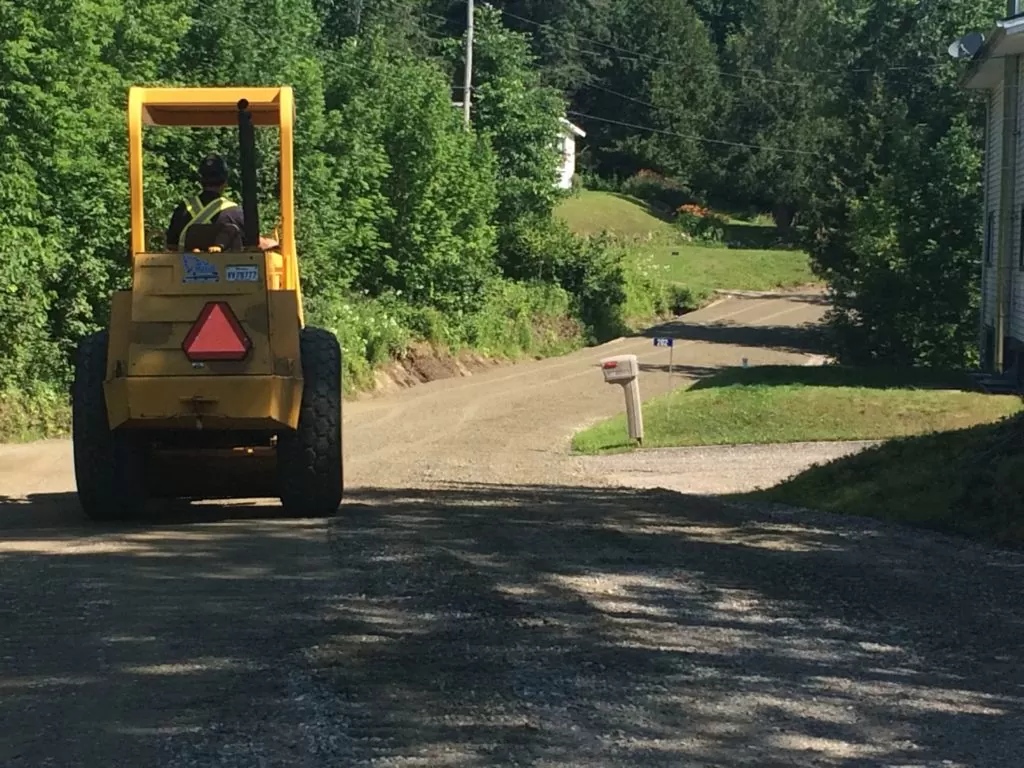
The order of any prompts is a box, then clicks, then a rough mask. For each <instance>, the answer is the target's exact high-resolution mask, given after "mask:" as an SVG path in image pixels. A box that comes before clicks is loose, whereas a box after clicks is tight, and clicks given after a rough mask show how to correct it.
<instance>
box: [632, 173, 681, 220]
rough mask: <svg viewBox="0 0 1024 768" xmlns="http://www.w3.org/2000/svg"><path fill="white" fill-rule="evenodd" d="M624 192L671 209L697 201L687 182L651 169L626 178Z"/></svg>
mask: <svg viewBox="0 0 1024 768" xmlns="http://www.w3.org/2000/svg"><path fill="white" fill-rule="evenodd" d="M622 192H623V193H624V194H627V195H632V196H633V197H637V198H640V199H641V200H645V201H647V202H648V203H653V204H656V205H660V206H662V207H664V208H666V209H667V210H670V211H675V210H678V209H679V207H680V206H682V205H686V204H687V203H693V202H695V201H696V197H695V196H694V194H693V191H692V190H691V189H690V188H689V187H688V186H687V185H686V184H684V183H682V182H681V181H679V180H678V179H672V178H669V177H667V176H662V175H661V174H660V173H657V172H655V171H650V170H643V171H640V172H639V173H637V174H635V175H633V176H630V177H629V178H628V179H626V181H625V182H623V184H622Z"/></svg>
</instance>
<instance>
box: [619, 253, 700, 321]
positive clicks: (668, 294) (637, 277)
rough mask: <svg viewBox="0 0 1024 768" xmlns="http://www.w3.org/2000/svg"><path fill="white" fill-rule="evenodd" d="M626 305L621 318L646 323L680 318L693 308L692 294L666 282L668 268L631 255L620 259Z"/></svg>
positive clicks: (694, 302)
mask: <svg viewBox="0 0 1024 768" xmlns="http://www.w3.org/2000/svg"><path fill="white" fill-rule="evenodd" d="M623 264H624V266H625V278H626V285H625V290H626V302H625V307H624V309H623V314H624V316H625V317H626V318H627V319H629V320H633V319H637V320H644V321H646V320H649V319H650V318H652V317H664V316H666V315H672V316H675V315H681V314H683V313H685V312H689V311H691V310H694V309H696V308H697V301H696V298H695V297H694V295H693V293H692V291H690V290H689V289H688V288H684V287H683V286H681V285H677V284H675V283H672V282H670V281H669V280H668V279H667V277H666V275H665V273H666V272H667V271H668V267H667V266H665V265H659V264H657V263H655V261H654V258H653V257H652V256H651V255H649V254H642V255H641V254H635V255H633V256H632V257H631V258H628V259H624V261H623Z"/></svg>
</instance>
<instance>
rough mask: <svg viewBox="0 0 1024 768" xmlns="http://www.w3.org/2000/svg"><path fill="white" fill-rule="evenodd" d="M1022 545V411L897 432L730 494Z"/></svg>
mask: <svg viewBox="0 0 1024 768" xmlns="http://www.w3.org/2000/svg"><path fill="white" fill-rule="evenodd" d="M730 498H734V499H737V500H741V501H763V502H777V503H782V504H787V505H790V506H796V507H803V508H807V509H818V510H823V511H826V512H836V513H840V514H848V515H858V516H862V517H873V518H877V519H882V520H888V521H891V522H899V523H904V524H908V525H915V526H919V527H923V528H930V529H933V530H938V531H942V532H945V533H952V534H959V535H966V536H971V537H974V538H979V539H984V540H988V541H991V542H994V543H996V544H999V545H1002V546H1007V547H1014V548H1021V547H1024V416H1015V417H1013V418H1009V419H1005V420H1002V421H1000V422H998V423H995V424H985V425H980V426H976V427H971V428H968V429H961V430H955V431H949V432H941V433H938V434H932V435H924V436H918V437H911V438H901V439H897V440H892V441H890V442H887V443H884V444H882V445H880V446H878V447H875V448H871V449H869V450H867V451H864V452H862V453H858V454H855V455H853V456H847V457H844V458H840V459H837V460H835V461H832V462H830V463H828V464H824V465H820V466H816V467H812V468H811V469H809V470H807V471H805V472H803V473H801V474H799V475H797V476H796V477H794V478H792V479H790V480H788V481H786V482H784V483H781V484H780V485H777V486H776V487H774V488H771V489H768V490H764V491H757V492H754V493H747V494H742V495H735V496H732V497H730Z"/></svg>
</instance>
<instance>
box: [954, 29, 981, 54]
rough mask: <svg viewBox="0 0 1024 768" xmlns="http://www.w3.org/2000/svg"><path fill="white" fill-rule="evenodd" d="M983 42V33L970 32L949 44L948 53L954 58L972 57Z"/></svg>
mask: <svg viewBox="0 0 1024 768" xmlns="http://www.w3.org/2000/svg"><path fill="white" fill-rule="evenodd" d="M984 44H985V36H984V35H982V34H981V33H980V32H971V33H969V34H966V35H964V36H963V37H961V38H960V39H959V40H957V41H956V42H954V43H953V44H952V45H951V46H949V55H950V56H952V57H953V58H954V59H973V58H974V55H975V54H976V53H977V52H978V51H980V50H981V46H983V45H984Z"/></svg>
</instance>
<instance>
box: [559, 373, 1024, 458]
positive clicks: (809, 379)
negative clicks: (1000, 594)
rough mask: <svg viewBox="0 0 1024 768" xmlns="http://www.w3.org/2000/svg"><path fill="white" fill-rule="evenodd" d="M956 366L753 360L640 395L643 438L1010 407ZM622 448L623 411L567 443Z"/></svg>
mask: <svg viewBox="0 0 1024 768" xmlns="http://www.w3.org/2000/svg"><path fill="white" fill-rule="evenodd" d="M970 390H971V384H970V381H969V379H967V378H966V377H965V376H963V375H961V374H957V373H946V372H929V371H897V370H877V371H866V370H860V369H856V368H840V367H833V366H826V367H810V368H808V367H801V366H763V367H761V366H758V367H756V368H747V369H743V368H736V369H728V370H726V371H724V372H722V373H720V374H718V375H716V376H712V377H710V378H708V379H705V380H703V381H698V382H697V383H695V384H694V385H693V386H691V387H690V388H689V389H683V390H676V391H675V392H673V393H671V394H669V395H664V396H661V397H656V398H652V399H651V400H649V401H647V402H645V403H644V427H645V433H646V434H645V436H644V446H645V447H651V448H654V447H671V446H695V445H738V444H750V443H753V444H767V443H787V442H803V441H814V440H879V439H888V438H893V437H903V436H909V435H920V434H926V433H929V432H934V431H938V430H950V429H958V428H962V427H970V426H974V425H977V424H984V423H991V422H994V421H997V420H999V419H1001V418H1003V417H1006V416H1010V415H1013V414H1016V413H1018V412H1019V411H1020V410H1021V402H1020V400H1019V399H1018V398H1016V397H1012V396H994V395H986V394H983V393H981V392H976V391H970ZM629 446H630V442H629V439H628V436H627V432H626V424H625V417H624V416H618V417H616V418H613V419H610V420H609V421H606V422H602V423H601V424H598V425H596V426H594V427H591V428H590V429H588V430H586V431H584V432H581V433H579V434H577V435H576V437H575V438H574V439H573V447H574V448H575V449H576V450H577V451H579V452H581V453H602V452H606V451H616V450H622V449H624V448H627V447H629Z"/></svg>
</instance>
